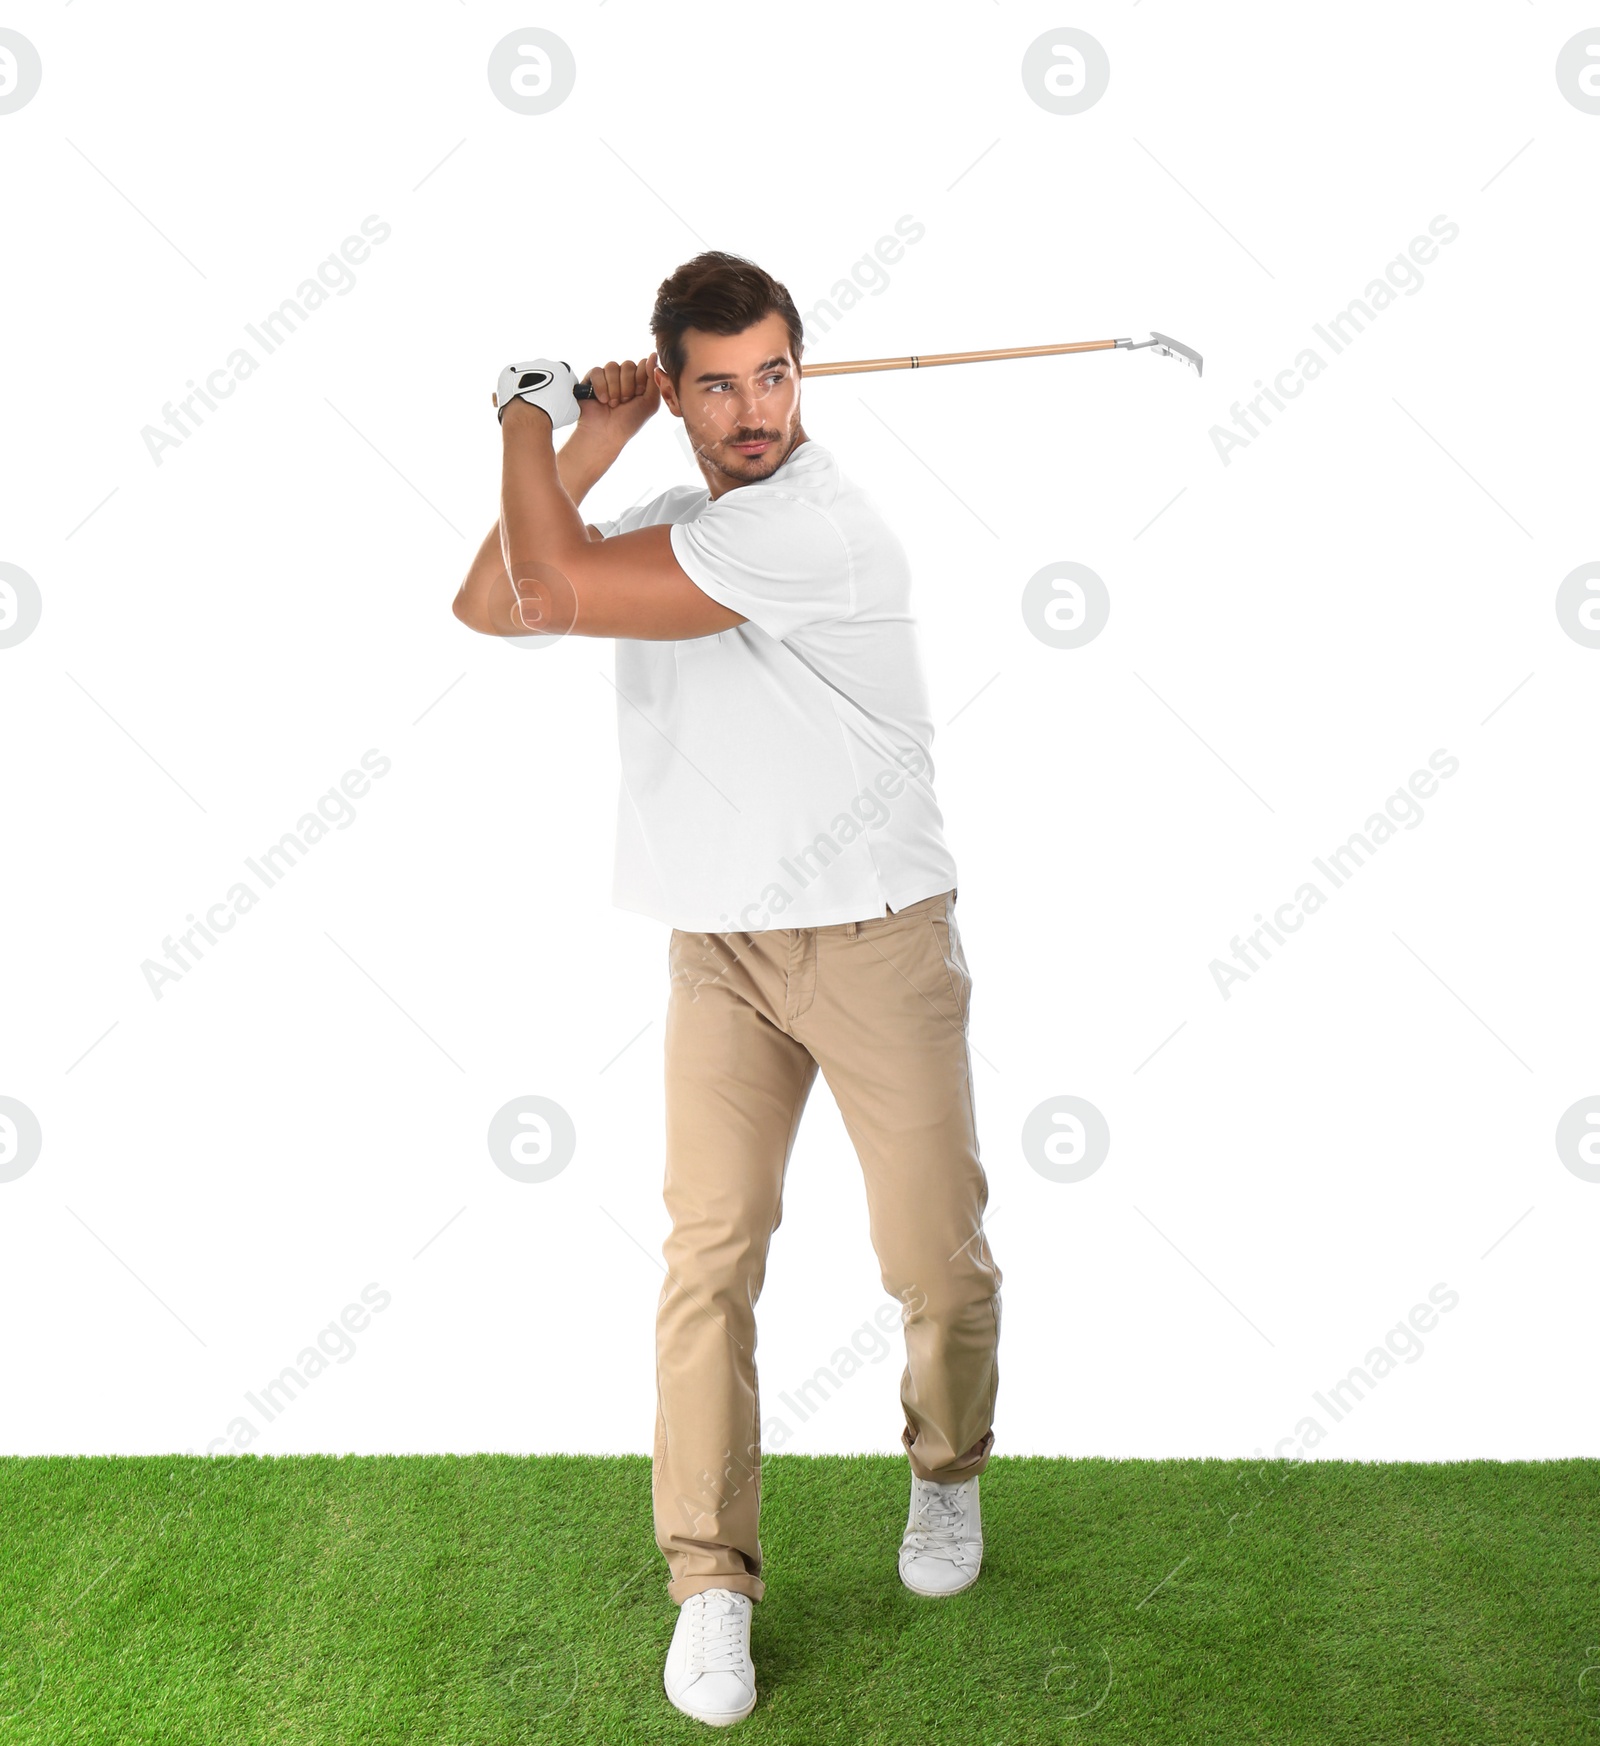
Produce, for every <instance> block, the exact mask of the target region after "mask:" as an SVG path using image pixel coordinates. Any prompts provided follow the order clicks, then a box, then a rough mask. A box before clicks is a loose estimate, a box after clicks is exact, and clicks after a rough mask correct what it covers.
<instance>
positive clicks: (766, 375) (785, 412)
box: [656, 312, 802, 485]
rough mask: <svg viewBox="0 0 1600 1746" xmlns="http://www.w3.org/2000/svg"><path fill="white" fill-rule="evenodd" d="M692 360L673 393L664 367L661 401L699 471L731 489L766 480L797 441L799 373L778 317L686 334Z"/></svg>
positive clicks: (659, 376)
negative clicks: (736, 329)
mask: <svg viewBox="0 0 1600 1746" xmlns="http://www.w3.org/2000/svg"><path fill="white" fill-rule="evenodd" d="M684 343H685V347H686V350H687V353H688V362H687V363H686V364H685V365H684V369H683V375H682V377H681V378H680V380H679V383H678V387H677V389H676V390H674V388H673V386H672V382H671V380H670V379H669V378H668V376H667V374H666V372H665V371H664V370H662V369H660V368H659V367H658V368H657V371H656V378H657V380H658V381H659V382H660V384H661V394H662V398H663V399H665V401H666V402H667V405H668V407H669V408H670V409H671V410H672V411H673V412H675V413H677V414H678V416H679V417H680V418H681V419H682V420H683V426H684V429H685V430H686V431H687V432H688V436H689V441H690V443H691V444H692V445H693V446H694V451H695V453H696V455H697V456H699V458H700V464H701V466H702V467H709V468H711V469H713V470H714V471H715V472H717V473H719V474H720V475H721V476H722V478H723V479H724V480H726V481H727V482H728V483H730V484H741V485H742V484H748V483H749V482H750V481H751V480H754V479H765V478H767V477H769V476H770V475H771V474H773V473H775V472H776V471H777V470H778V468H779V467H780V466H782V464H783V462H784V459H785V457H786V456H787V455H788V453H789V451H790V449H792V448H793V447H794V445H795V443H796V442H797V441H798V440H799V439H800V436H801V434H802V433H801V429H800V373H799V371H798V370H797V369H796V367H795V361H794V359H793V357H792V356H791V355H790V351H789V330H788V328H787V327H786V326H785V325H784V320H783V317H782V316H781V315H779V314H777V313H776V312H774V313H773V314H771V315H767V316H763V317H762V319H761V320H760V321H758V322H756V323H755V324H754V325H753V326H751V327H747V328H746V329H745V330H744V332H743V333H735V334H720V333H705V332H703V331H702V330H701V329H700V328H691V329H690V330H689V331H688V333H686V334H685V335H684Z"/></svg>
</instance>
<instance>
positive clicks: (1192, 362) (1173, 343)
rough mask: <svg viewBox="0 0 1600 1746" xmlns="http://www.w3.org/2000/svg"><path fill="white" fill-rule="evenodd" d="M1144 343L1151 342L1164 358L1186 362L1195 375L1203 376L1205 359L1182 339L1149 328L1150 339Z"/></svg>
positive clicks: (1181, 362)
mask: <svg viewBox="0 0 1600 1746" xmlns="http://www.w3.org/2000/svg"><path fill="white" fill-rule="evenodd" d="M1146 344H1153V345H1154V346H1155V349H1156V351H1157V352H1158V353H1160V355H1161V356H1162V357H1164V358H1176V359H1177V360H1178V362H1179V363H1180V364H1187V365H1188V366H1189V368H1190V369H1191V370H1193V371H1194V373H1195V375H1197V376H1203V375H1204V374H1205V359H1204V358H1202V357H1201V356H1200V354H1199V353H1198V352H1197V351H1196V350H1195V349H1194V347H1193V346H1186V345H1185V344H1184V343H1183V341H1182V340H1175V339H1173V337H1172V336H1171V335H1170V334H1165V333H1157V332H1156V330H1155V329H1154V328H1151V330H1150V339H1149V340H1148V341H1146Z"/></svg>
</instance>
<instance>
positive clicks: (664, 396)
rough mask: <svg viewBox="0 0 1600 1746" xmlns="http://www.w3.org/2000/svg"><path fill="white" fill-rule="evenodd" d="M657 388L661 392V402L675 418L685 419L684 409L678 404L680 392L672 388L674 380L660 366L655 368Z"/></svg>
mask: <svg viewBox="0 0 1600 1746" xmlns="http://www.w3.org/2000/svg"><path fill="white" fill-rule="evenodd" d="M655 377H656V387H657V388H659V389H660V390H661V401H662V404H663V405H664V406H665V407H666V409H667V410H668V412H670V413H671V414H672V416H673V417H674V418H682V417H683V408H682V407H681V406H680V405H679V404H678V391H677V389H676V388H674V387H673V386H672V378H671V377H670V376H669V375H668V374H667V372H666V371H665V370H663V369H662V368H661V366H660V365H659V364H657V365H656V366H655Z"/></svg>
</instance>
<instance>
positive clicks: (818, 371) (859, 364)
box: [800, 339, 1117, 376]
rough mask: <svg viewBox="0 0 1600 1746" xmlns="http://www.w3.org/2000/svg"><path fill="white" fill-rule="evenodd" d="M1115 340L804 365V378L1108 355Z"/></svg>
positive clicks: (802, 371) (925, 353)
mask: <svg viewBox="0 0 1600 1746" xmlns="http://www.w3.org/2000/svg"><path fill="white" fill-rule="evenodd" d="M1116 343H1117V342H1116V341H1115V340H1108V339H1106V340H1074V341H1072V342H1071V343H1070V344H1068V345H1061V346H1010V347H1007V348H1004V349H1002V350H990V351H982V352H924V353H922V354H921V355H918V356H912V357H906V358H855V359H852V360H851V361H850V362H848V363H840V364H802V365H801V366H800V374H801V375H802V376H844V375H849V374H853V373H854V372H856V371H858V370H925V369H927V368H928V366H929V365H930V364H988V363H993V362H994V361H995V360H997V359H999V358H1048V357H1053V356H1055V355H1056V354H1058V353H1061V352H1108V351H1110V350H1111V349H1112V347H1113V346H1115V345H1116Z"/></svg>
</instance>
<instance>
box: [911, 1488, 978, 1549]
mask: <svg viewBox="0 0 1600 1746" xmlns="http://www.w3.org/2000/svg"><path fill="white" fill-rule="evenodd" d="M960 1495H961V1487H960V1485H959V1484H957V1485H932V1484H930V1485H926V1486H919V1487H918V1488H917V1512H916V1517H915V1525H914V1526H913V1527H912V1529H911V1531H910V1533H909V1534H908V1535H907V1538H908V1539H909V1540H910V1542H911V1546H912V1549H913V1551H915V1552H916V1553H918V1554H919V1555H924V1556H932V1557H934V1558H960V1557H961V1556H962V1555H963V1554H964V1552H965V1551H966V1549H967V1547H968V1545H969V1543H970V1536H966V1535H964V1534H963V1533H962V1529H964V1528H965V1526H966V1520H967V1516H966V1511H965V1509H963V1507H962V1505H961V1504H960V1502H959V1501H958V1499H959V1498H960Z"/></svg>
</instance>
